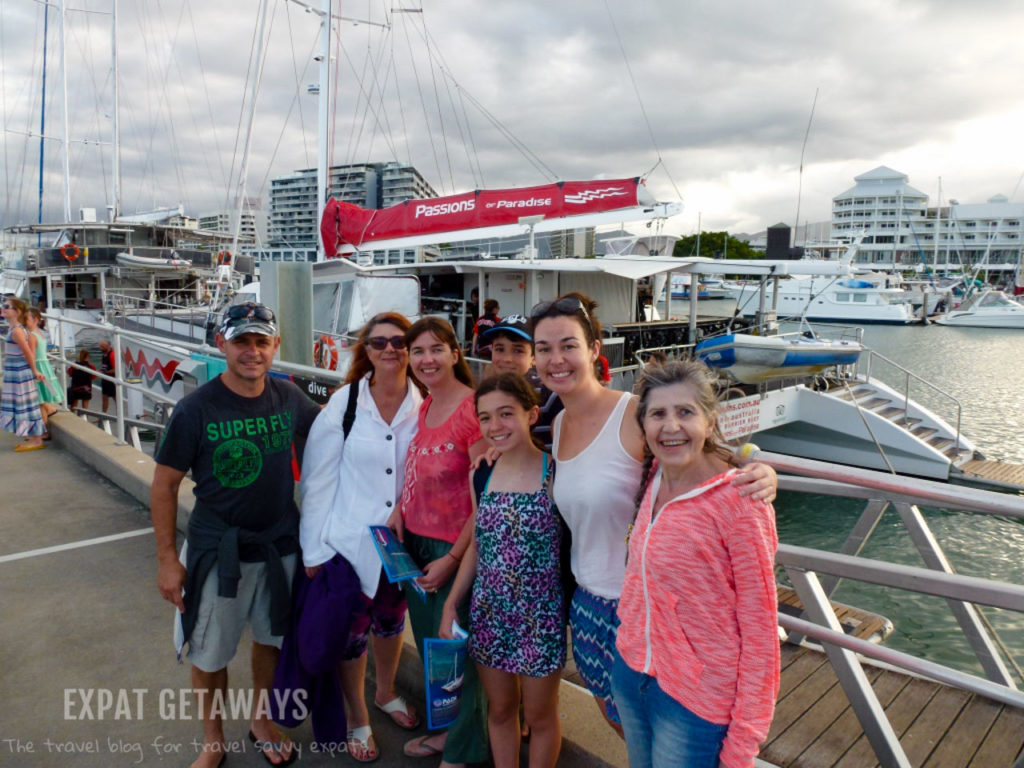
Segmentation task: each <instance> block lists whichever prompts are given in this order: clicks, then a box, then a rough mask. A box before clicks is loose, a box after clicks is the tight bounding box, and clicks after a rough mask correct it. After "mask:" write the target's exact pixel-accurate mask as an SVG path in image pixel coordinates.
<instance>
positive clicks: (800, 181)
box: [793, 88, 818, 245]
mask: <svg viewBox="0 0 1024 768" xmlns="http://www.w3.org/2000/svg"><path fill="white" fill-rule="evenodd" d="M817 105H818V89H817V88H815V89H814V101H812V102H811V114H810V115H809V116H808V118H807V130H806V131H804V143H803V144H802V145H801V146H800V171H799V173H798V174H797V183H796V223H795V224H794V225H793V245H796V239H797V236H798V235H799V234H800V198H801V196H802V195H803V189H804V152H805V151H806V150H807V139H808V138H809V137H810V135H811V122H812V121H813V120H814V108H815V107H816V106H817ZM806 242H807V233H806V232H805V233H804V243H806Z"/></svg>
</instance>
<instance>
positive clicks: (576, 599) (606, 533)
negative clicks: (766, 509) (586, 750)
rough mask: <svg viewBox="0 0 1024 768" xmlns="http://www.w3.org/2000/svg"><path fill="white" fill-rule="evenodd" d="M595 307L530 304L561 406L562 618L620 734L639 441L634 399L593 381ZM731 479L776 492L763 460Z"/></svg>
mask: <svg viewBox="0 0 1024 768" xmlns="http://www.w3.org/2000/svg"><path fill="white" fill-rule="evenodd" d="M596 307H597V303H596V302H594V301H593V300H591V299H589V298H587V297H586V296H583V295H582V294H578V293H570V294H566V295H564V296H560V297H559V298H557V299H555V300H554V301H550V302H541V303H540V304H538V305H536V306H535V307H534V308H533V310H532V312H531V313H530V325H531V332H532V335H533V341H534V349H535V354H536V361H537V373H538V374H539V375H540V378H541V381H542V382H543V383H544V385H545V386H546V387H547V388H548V389H550V390H551V391H552V392H554V393H555V394H556V395H558V396H559V397H560V398H561V400H562V404H563V405H564V406H565V409H564V410H563V411H562V412H561V413H560V414H559V415H558V416H557V417H556V419H555V421H554V423H553V424H552V428H553V444H552V452H553V455H554V459H555V464H556V471H555V483H554V489H553V491H554V494H553V495H554V501H555V504H557V505H558V511H559V512H560V513H561V514H562V517H563V518H565V521H566V524H567V525H568V526H569V530H570V532H571V534H572V554H571V563H572V571H573V575H574V576H575V577H576V581H577V583H578V585H579V586H578V587H577V590H576V594H575V595H574V596H573V599H572V606H571V608H570V618H569V626H570V629H571V631H572V643H573V656H574V659H575V661H576V666H577V669H578V670H579V672H580V676H581V677H582V678H583V680H584V682H585V683H586V684H587V687H588V688H589V689H590V692H591V693H593V694H594V698H595V700H596V701H597V705H598V707H599V708H600V710H601V714H602V715H604V717H605V719H607V720H608V723H609V725H611V726H612V728H614V729H615V730H616V732H617V733H618V734H619V735H620V736H622V726H621V725H620V724H619V719H618V713H617V712H616V710H615V704H614V702H613V700H612V695H611V682H610V680H611V667H612V660H613V656H612V652H613V649H614V646H615V631H616V628H617V626H618V617H617V616H616V609H617V605H618V597H619V593H620V591H621V589H622V579H623V575H624V573H625V564H626V533H627V529H628V527H629V523H630V521H631V520H632V519H633V511H634V507H635V502H634V499H635V495H636V492H637V489H638V487H639V485H640V479H641V474H642V470H643V463H642V462H643V455H644V454H643V439H644V438H643V433H642V431H641V429H640V425H639V424H638V422H637V420H636V401H635V398H634V397H632V396H631V395H630V394H628V393H624V392H617V391H615V390H611V389H606V388H605V387H603V386H602V385H601V383H600V381H598V378H597V373H596V370H595V365H596V363H597V359H598V356H599V355H600V353H601V341H600V339H601V325H600V323H599V322H598V320H597V317H596V316H595V315H594V309H595V308H596ZM734 483H735V484H736V485H748V488H746V489H744V491H745V492H744V493H743V495H750V496H753V497H754V498H757V499H763V500H766V501H771V500H772V499H774V498H775V489H776V487H777V480H776V477H775V472H774V471H773V470H772V469H771V468H770V467H767V466H765V465H763V464H751V465H748V466H747V467H746V468H745V470H744V471H743V472H741V473H739V474H738V475H737V479H736V481H734Z"/></svg>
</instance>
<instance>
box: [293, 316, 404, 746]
mask: <svg viewBox="0 0 1024 768" xmlns="http://www.w3.org/2000/svg"><path fill="white" fill-rule="evenodd" d="M407 330H409V321H408V319H406V318H405V317H404V316H402V315H400V314H398V313H397V312H385V313H382V314H379V315H376V316H375V317H373V318H372V319H371V320H370V321H369V322H368V323H367V324H366V325H365V326H364V327H363V328H362V330H361V331H360V332H359V336H358V340H357V341H356V343H355V345H354V346H353V348H352V364H351V367H350V368H349V371H348V375H347V376H346V378H345V385H344V386H343V387H342V388H341V389H339V390H338V391H337V392H335V393H334V395H332V396H331V400H330V402H329V403H328V404H327V406H326V407H325V408H324V410H323V411H322V412H321V413H320V415H319V416H318V417H317V419H316V421H315V422H314V423H313V428H312V429H311V430H310V433H309V440H308V442H307V444H306V450H305V455H304V458H303V465H302V482H301V484H300V492H301V496H302V514H301V516H300V522H299V539H300V541H301V544H302V559H303V563H304V565H305V566H306V575H307V576H308V577H309V578H310V579H315V578H316V576H317V574H318V573H319V571H320V570H321V568H322V567H323V565H324V563H326V562H328V561H329V560H331V559H332V558H335V557H339V558H344V559H345V560H347V561H348V563H349V564H350V565H351V566H352V568H353V570H354V571H355V573H356V575H357V576H358V577H359V584H360V587H361V589H362V594H361V596H360V597H361V601H360V605H359V607H358V608H357V610H356V612H355V614H354V615H353V617H352V626H351V629H350V631H349V636H348V641H347V646H346V649H345V651H344V653H343V658H344V660H343V661H342V662H341V664H340V667H339V670H338V672H339V677H340V679H341V686H342V693H343V695H344V697H345V709H346V714H347V717H346V719H347V724H348V744H347V747H348V752H349V754H350V755H352V757H353V758H355V759H356V760H358V761H359V762H370V761H372V760H376V759H377V758H378V757H379V756H380V752H379V750H378V748H377V744H376V742H375V741H374V738H373V732H372V731H371V730H370V715H369V712H368V711H367V706H366V700H365V698H364V695H363V690H364V678H365V674H366V647H367V641H368V640H369V641H370V642H371V643H372V644H373V658H374V665H375V666H376V670H377V677H376V680H377V686H376V696H375V699H374V706H376V707H377V708H378V709H380V710H382V711H383V712H385V713H386V714H388V715H389V716H390V717H391V719H392V720H393V721H394V722H395V724H396V725H398V726H399V727H401V728H405V729H412V728H416V727H417V726H418V725H419V718H418V717H417V715H416V712H415V710H413V709H412V707H410V706H409V705H408V704H407V703H406V701H405V699H403V698H402V697H401V696H399V695H398V694H397V693H396V692H395V673H396V672H397V670H398V661H399V657H400V655H401V652H402V632H403V630H404V629H405V611H406V600H405V595H404V594H403V593H402V590H401V588H400V587H399V586H397V585H395V584H389V583H388V581H387V579H386V578H385V577H384V575H383V570H382V568H381V563H380V558H379V557H378V556H377V552H376V549H375V548H374V545H373V541H372V540H371V537H370V531H369V528H368V526H371V525H384V523H386V522H387V519H388V516H389V515H390V514H391V511H392V510H393V509H394V507H395V505H396V504H397V502H398V498H399V495H400V494H401V491H402V478H403V477H404V476H405V454H406V451H407V449H408V447H409V443H410V441H411V440H412V437H413V435H414V434H415V433H416V423H417V415H418V413H419V407H420V403H421V402H422V401H423V397H422V396H421V394H420V390H419V389H418V385H417V382H416V381H415V380H414V379H412V378H411V377H410V376H409V374H408V368H409V352H408V350H407V349H406V346H405V332H406V331H407ZM352 387H355V388H356V389H357V399H356V403H355V406H356V407H355V414H354V415H355V419H354V421H352V422H351V426H350V429H349V432H348V436H347V437H346V436H345V430H344V426H343V424H344V420H345V412H346V410H347V408H348V403H349V394H350V392H351V388H352Z"/></svg>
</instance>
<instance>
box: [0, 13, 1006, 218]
mask: <svg viewBox="0 0 1024 768" xmlns="http://www.w3.org/2000/svg"><path fill="white" fill-rule="evenodd" d="M309 2H311V3H312V4H314V5H317V6H319V5H320V2H321V0H309ZM68 3H69V5H68V7H69V9H72V8H74V9H75V10H69V12H68V23H67V32H66V40H67V44H66V51H67V54H66V55H67V62H68V68H69V76H68V90H69V110H68V112H69V122H70V124H71V128H70V135H71V139H72V142H73V143H72V152H71V159H70V165H71V171H72V177H73V180H72V187H71V199H72V209H73V210H77V209H78V208H79V207H82V206H94V207H97V208H99V209H102V208H103V207H104V206H105V205H106V204H107V202H108V201H109V199H110V187H111V168H110V165H111V164H110V159H109V155H110V150H109V147H107V146H105V145H103V144H97V143H96V141H97V140H99V141H103V142H106V141H109V137H110V125H109V117H108V116H109V114H110V113H111V107H110V96H109V83H110V53H109V38H110V21H109V17H108V16H106V15H104V14H103V13H101V11H105V10H106V9H107V7H108V5H109V3H108V2H107V0H68ZM399 4H401V7H402V8H405V9H408V10H412V11H418V10H422V13H419V12H401V13H392V8H397V7H399ZM41 8H42V6H41V5H40V4H38V3H36V2H34V1H33V0H3V3H2V4H0V57H2V62H0V64H2V72H0V102H2V104H0V106H2V113H3V125H4V141H3V188H4V204H3V206H2V209H0V223H2V224H3V225H4V226H7V225H9V224H14V223H21V222H26V221H33V220H35V216H36V205H37V197H38V170H37V168H38V162H39V159H38V138H34V137H31V136H29V135H27V134H30V133H31V134H38V131H39V113H40V91H41V80H40V73H41V69H42V47H43V28H42V10H41ZM259 9H260V4H259V2H258V0H216V2H210V1H209V0H145V1H144V2H143V0H136V1H135V2H121V3H120V18H119V40H120V43H119V56H120V76H119V83H120V90H121V97H120V98H121V109H120V115H121V126H122V127H121V131H122V153H121V157H122V179H123V183H122V208H123V210H124V211H125V212H132V211H136V210H146V209H150V208H153V207H157V206H163V205H176V204H178V203H182V204H184V206H185V208H186V211H187V212H188V213H190V214H192V215H198V214H201V213H205V212H208V211H210V210H215V209H218V208H222V207H224V206H225V205H227V204H228V201H230V200H231V199H232V198H233V197H234V192H235V190H236V188H237V185H238V178H239V172H240V164H241V156H242V152H241V143H242V137H243V135H244V130H243V129H244V125H245V121H246V115H245V108H244V106H243V100H247V99H248V95H249V91H248V88H249V87H250V85H249V83H250V78H251V75H247V72H250V71H251V66H252V63H251V62H252V57H253V56H254V45H253V41H254V40H255V39H256V37H257V30H258V28H259V21H260V13H259ZM86 11H88V12H86ZM335 11H336V12H337V13H342V14H344V15H346V16H351V17H356V18H359V19H372V20H375V21H388V22H390V27H388V28H381V27H376V26H370V25H365V24H362V25H358V26H355V25H352V24H350V23H342V24H341V35H340V43H338V45H337V46H336V47H335V49H334V51H333V53H332V56H333V57H334V64H335V66H336V70H337V74H338V78H337V85H336V86H335V92H336V98H337V103H336V107H335V109H334V116H333V121H332V126H333V132H334V140H333V141H332V142H331V147H332V149H331V157H332V161H333V162H335V163H344V162H365V161H386V160H392V159H398V160H401V161H404V162H412V163H413V164H414V165H415V166H416V167H417V168H419V169H420V171H421V172H422V173H423V174H424V176H425V177H426V178H427V179H428V180H429V181H430V182H431V183H432V184H433V185H434V187H435V188H436V189H437V190H438V191H439V192H441V193H442V194H447V193H451V192H459V191H466V190H469V189H472V188H475V187H479V186H488V187H503V186H526V185H530V184H540V183H545V182H548V181H551V180H554V179H557V178H562V179H588V178H593V177H595V176H599V175H605V176H608V177H617V176H633V175H639V174H644V173H647V172H648V171H650V175H649V177H648V186H649V187H650V188H651V189H652V191H653V192H654V193H655V194H656V196H657V197H659V198H660V199H663V200H678V199H682V200H683V202H684V204H685V212H684V214H683V215H681V216H679V217H677V218H676V219H674V220H673V221H672V222H671V223H670V224H669V226H668V227H667V229H668V231H670V232H674V233H677V234H688V233H692V232H694V231H696V226H697V217H698V214H700V216H701V221H702V228H703V229H705V230H713V229H723V228H727V229H729V230H730V231H733V232H755V231H758V230H760V229H763V228H764V227H765V226H766V225H770V224H774V223H776V222H778V221H785V222H787V223H790V224H792V223H793V221H794V220H795V218H796V213H797V205H798V190H799V189H800V188H801V179H800V175H799V166H800V157H801V147H802V144H803V142H804V136H805V133H806V132H807V128H808V121H809V118H810V117H811V109H812V104H814V102H815V93H816V92H817V102H816V105H815V107H814V115H813V121H811V125H810V132H809V138H808V140H807V144H806V151H805V154H804V170H803V178H802V193H801V194H800V195H799V200H800V221H801V223H803V222H806V221H822V220H826V219H828V217H829V209H830V199H831V197H832V196H834V195H836V194H838V193H840V192H842V191H843V190H845V189H847V188H848V187H850V186H852V184H853V177H854V176H855V175H857V174H859V173H863V172H865V171H868V170H870V169H872V168H874V167H876V166H878V165H882V164H884V165H888V166H890V167H893V168H895V169H897V170H900V171H902V172H904V173H906V174H908V175H909V176H910V181H911V183H912V184H913V185H914V186H916V187H917V188H919V189H921V190H922V191H924V192H926V193H928V194H929V195H930V196H931V198H932V201H933V202H934V201H935V198H936V197H937V195H938V187H939V177H941V178H942V196H943V200H948V199H949V198H950V197H952V198H956V199H958V200H960V201H961V202H983V201H984V200H986V199H987V198H988V197H990V196H991V195H993V194H996V193H1002V194H1005V195H1008V196H1011V198H1012V199H1014V200H1020V199H1021V198H1022V197H1024V192H1022V190H1021V189H1019V188H1018V183H1019V181H1020V178H1021V175H1022V173H1024V144H1022V142H1021V141H1020V135H1021V125H1022V124H1024V100H1022V89H1024V86H1022V85H1021V82H1020V77H1019V72H1020V71H1022V69H1024V66H1022V65H1024V46H1021V45H1020V43H1019V32H1020V30H1021V29H1022V28H1024V5H1022V4H1019V3H1016V2H1012V1H1010V0H1007V2H999V1H997V0H976V2H974V3H963V2H952V1H951V0H931V1H930V2H929V1H923V0H918V1H916V2H915V1H914V0H904V1H903V2H899V3H896V2H892V0H861V2H858V3H849V2H837V1H834V0H784V1H779V2H767V1H765V0H630V2H628V3H627V2H622V1H621V0H536V1H535V0H508V1H507V2H502V3H485V2H482V0H395V2H394V3H393V2H391V0H389V2H387V3H386V4H384V5H381V3H380V2H379V0H364V1H363V2H359V3H339V2H337V1H336V2H335ZM56 28H57V25H56V14H55V13H54V12H52V11H51V18H50V34H49V49H48V69H47V73H48V79H47V90H48V95H47V124H46V133H47V134H48V135H53V136H59V135H60V121H61V109H60V101H59V92H60V85H61V84H60V76H59V69H58V63H59V56H58V53H57V50H58V46H57V34H56ZM265 29H266V33H265V36H266V39H267V41H268V44H267V49H266V50H267V53H266V62H265V65H264V70H263V78H262V82H261V86H260V90H259V94H258V96H257V102H256V111H255V114H256V118H255V130H254V135H253V145H252V151H251V157H250V161H249V173H248V184H247V190H248V193H249V194H250V195H253V196H262V197H263V199H264V200H265V201H266V200H267V198H268V190H269V179H271V178H273V177H276V176H281V175H285V174H287V173H289V172H290V171H292V170H295V169H298V168H309V167H313V166H315V163H316V142H317V139H316V99H315V97H313V96H311V95H310V94H308V93H307V86H309V85H310V84H312V83H314V82H315V80H316V76H317V72H316V65H315V63H314V62H313V60H312V59H313V56H314V55H315V54H316V51H317V48H316V46H317V41H316V34H317V20H316V18H315V17H314V16H313V15H312V14H309V13H307V12H305V10H304V9H303V8H302V7H301V5H297V4H295V3H292V2H288V1H287V0H269V5H268V11H267V15H266V28H265ZM523 148H525V149H523ZM652 169H653V170H652ZM61 179H62V169H61V160H60V144H59V142H57V141H49V142H47V145H46V174H45V200H46V203H45V208H44V218H45V219H48V220H53V219H57V218H60V217H61V216H62V213H61V212H62V206H63V203H62V181H61Z"/></svg>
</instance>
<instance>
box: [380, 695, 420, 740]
mask: <svg viewBox="0 0 1024 768" xmlns="http://www.w3.org/2000/svg"><path fill="white" fill-rule="evenodd" d="M373 706H375V707H376V708H377V709H379V710H380V711H381V712H383V713H384V714H385V715H387V716H388V717H390V718H391V722H393V723H394V724H395V725H397V726H398V727H399V728H404V729H405V730H407V731H415V730H416V729H417V728H419V727H420V719H419V717H417V716H416V712H415V711H410V710H409V702H407V701H406V700H405V699H403V698H402V697H401V696H395V698H393V699H392V700H391V701H389V702H388V703H387V704H378V703H377V702H376V701H374V702H373ZM400 715H405V720H404V721H403V720H401V719H400V717H399V716H400Z"/></svg>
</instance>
